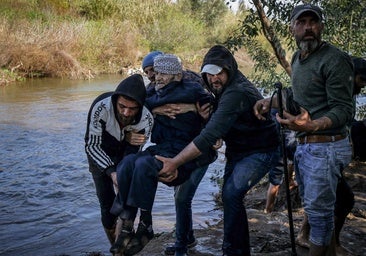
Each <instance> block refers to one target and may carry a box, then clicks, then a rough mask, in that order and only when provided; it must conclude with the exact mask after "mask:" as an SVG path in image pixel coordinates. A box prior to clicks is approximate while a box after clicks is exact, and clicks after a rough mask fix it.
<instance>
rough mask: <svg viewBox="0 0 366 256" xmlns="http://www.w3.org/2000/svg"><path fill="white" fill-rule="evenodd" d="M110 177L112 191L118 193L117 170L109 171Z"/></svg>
mask: <svg viewBox="0 0 366 256" xmlns="http://www.w3.org/2000/svg"><path fill="white" fill-rule="evenodd" d="M111 179H112V181H113V187H114V191H115V192H116V193H118V182H117V172H112V173H111Z"/></svg>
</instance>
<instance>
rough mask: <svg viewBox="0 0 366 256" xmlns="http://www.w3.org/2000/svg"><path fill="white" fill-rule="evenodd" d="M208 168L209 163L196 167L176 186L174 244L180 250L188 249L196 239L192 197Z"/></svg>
mask: <svg viewBox="0 0 366 256" xmlns="http://www.w3.org/2000/svg"><path fill="white" fill-rule="evenodd" d="M207 168H208V165H206V166H204V167H199V168H197V169H195V170H194V171H193V172H192V174H191V176H190V178H189V179H188V180H187V181H185V182H184V183H183V184H181V185H179V186H176V187H174V199H175V214H176V230H175V235H176V241H175V245H174V246H175V247H176V248H177V250H179V251H187V245H188V244H189V243H191V242H193V241H194V239H195V238H194V236H193V227H192V226H193V224H192V199H193V197H194V194H195V193H196V190H197V187H198V185H199V184H200V182H201V180H202V178H203V176H204V175H205V173H206V171H207Z"/></svg>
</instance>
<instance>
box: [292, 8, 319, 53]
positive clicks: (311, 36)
mask: <svg viewBox="0 0 366 256" xmlns="http://www.w3.org/2000/svg"><path fill="white" fill-rule="evenodd" d="M323 27H324V25H323V23H322V22H321V21H320V20H319V18H318V17H316V16H315V15H313V14H311V13H304V14H303V15H301V16H300V17H299V18H298V19H297V20H295V21H293V24H292V25H291V32H292V34H293V35H294V37H295V40H296V44H297V46H298V47H299V49H300V50H301V51H302V52H304V53H310V52H313V51H314V50H315V49H316V48H317V47H319V45H320V43H321V33H322V31H323Z"/></svg>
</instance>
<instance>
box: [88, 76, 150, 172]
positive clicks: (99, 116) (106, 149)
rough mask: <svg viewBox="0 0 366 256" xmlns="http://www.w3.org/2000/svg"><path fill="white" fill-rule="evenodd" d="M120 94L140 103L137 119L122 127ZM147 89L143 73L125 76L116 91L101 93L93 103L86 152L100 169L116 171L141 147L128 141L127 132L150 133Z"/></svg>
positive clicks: (89, 115) (147, 134)
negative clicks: (118, 165)
mask: <svg viewBox="0 0 366 256" xmlns="http://www.w3.org/2000/svg"><path fill="white" fill-rule="evenodd" d="M119 95H123V96H125V97H127V98H128V99H131V100H135V101H136V102H137V103H139V105H140V106H141V109H140V111H139V113H138V114H137V116H136V118H135V121H134V122H133V123H132V124H131V125H128V126H126V127H123V128H120V125H119V123H118V119H117V116H116V113H117V111H116V110H117V106H116V102H117V99H118V96H119ZM145 98H146V89H145V84H144V81H143V78H142V76H141V75H138V74H136V75H132V76H130V77H128V78H126V79H124V80H123V81H122V82H121V83H120V84H119V85H118V86H117V88H116V90H115V91H114V92H106V93H103V94H102V95H100V96H98V97H97V98H96V99H95V100H94V102H93V103H92V105H91V107H90V110H89V113H88V120H87V128H86V133H85V152H86V154H87V156H88V158H89V160H91V161H92V162H93V163H94V164H95V165H97V166H98V167H99V169H100V170H101V171H105V170H108V171H107V173H108V174H109V173H110V172H112V171H115V166H116V165H117V164H118V163H119V161H121V159H122V158H123V156H125V155H126V154H128V153H136V152H137V151H138V150H139V149H140V147H138V146H132V145H130V144H129V143H128V142H126V141H125V133H126V132H128V131H132V130H134V131H139V132H141V133H144V134H145V136H147V137H148V136H150V135H151V130H152V127H153V123H154V119H153V116H152V114H151V113H150V111H149V110H148V109H147V108H146V107H144V106H143V105H144V103H145Z"/></svg>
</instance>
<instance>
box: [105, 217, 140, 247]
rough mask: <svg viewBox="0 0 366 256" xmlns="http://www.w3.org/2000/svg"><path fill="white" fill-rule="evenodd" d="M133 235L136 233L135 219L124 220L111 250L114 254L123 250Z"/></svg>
mask: <svg viewBox="0 0 366 256" xmlns="http://www.w3.org/2000/svg"><path fill="white" fill-rule="evenodd" d="M131 223H132V225H131ZM133 235H134V230H133V221H125V220H123V223H122V229H121V232H120V233H119V235H118V237H117V240H116V242H115V243H114V244H113V245H112V247H111V248H110V249H109V251H110V252H111V253H112V254H117V253H121V252H123V250H124V249H125V248H126V246H127V244H128V243H129V242H130V240H131V239H132V237H133Z"/></svg>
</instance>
